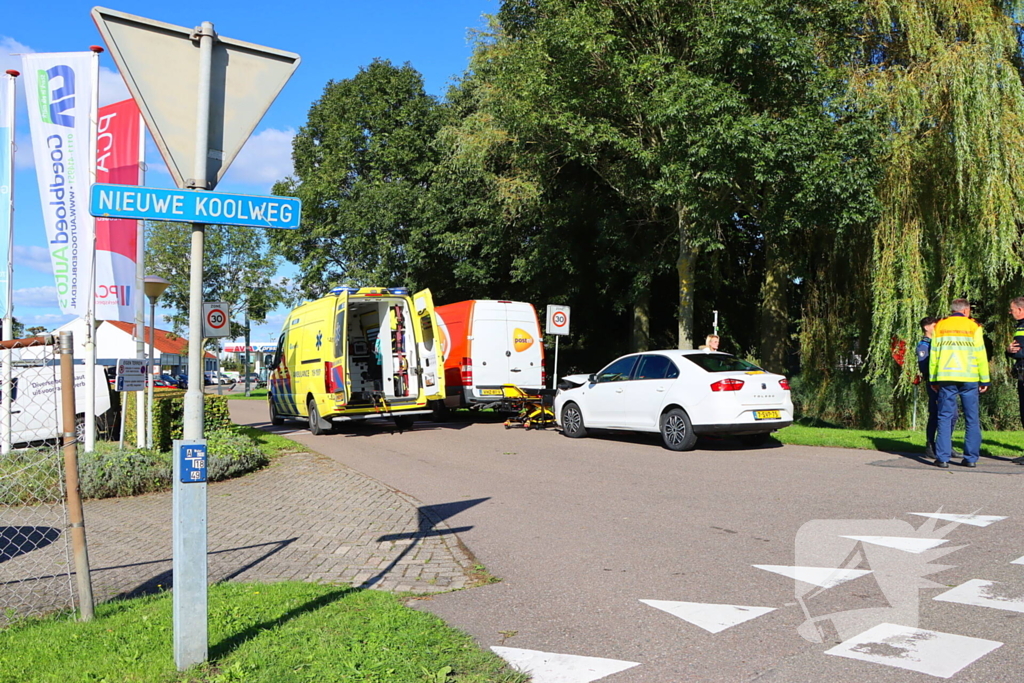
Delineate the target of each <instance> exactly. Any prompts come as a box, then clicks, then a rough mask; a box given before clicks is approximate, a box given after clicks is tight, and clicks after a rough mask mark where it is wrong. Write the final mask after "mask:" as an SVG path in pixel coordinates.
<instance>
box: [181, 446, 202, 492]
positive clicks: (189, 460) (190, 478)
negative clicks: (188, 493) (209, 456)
mask: <svg viewBox="0 0 1024 683" xmlns="http://www.w3.org/2000/svg"><path fill="white" fill-rule="evenodd" d="M178 458H179V460H178V463H179V466H178V472H179V473H180V476H181V483H182V484H199V483H202V482H205V481H206V444H205V443H203V444H196V443H182V444H178Z"/></svg>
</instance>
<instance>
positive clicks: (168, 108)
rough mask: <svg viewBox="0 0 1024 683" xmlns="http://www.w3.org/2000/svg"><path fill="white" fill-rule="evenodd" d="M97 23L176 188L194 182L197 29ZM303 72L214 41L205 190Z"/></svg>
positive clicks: (293, 57)
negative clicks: (278, 98)
mask: <svg viewBox="0 0 1024 683" xmlns="http://www.w3.org/2000/svg"><path fill="white" fill-rule="evenodd" d="M92 17H93V21H95V22H96V27H97V28H98V29H99V31H100V34H101V35H102V36H103V40H104V41H105V42H106V44H107V48H108V49H109V50H110V56H111V57H113V59H114V62H115V63H116V64H117V68H118V69H119V70H120V72H121V77H122V78H124V81H125V84H126V85H127V86H128V90H129V92H131V94H132V97H133V98H134V99H135V102H136V103H137V104H138V105H139V109H140V110H141V112H142V117H143V118H144V119H145V121H146V125H147V126H148V127H149V132H150V134H151V135H152V136H153V140H154V141H155V142H156V145H157V147H158V148H159V149H160V154H161V156H163V158H164V161H165V162H166V163H167V169H168V170H169V171H170V172H171V176H173V178H174V182H175V183H176V184H177V185H178V187H180V188H186V187H192V186H193V183H190V182H189V181H190V180H192V179H193V178H194V177H195V175H196V174H195V157H196V119H197V116H196V109H197V101H198V97H199V41H198V40H195V39H194V34H195V33H196V29H190V28H185V27H183V26H175V25H173V24H165V23H163V22H160V21H154V20H152V19H145V18H143V17H138V16H135V15H132V14H125V13H124V12H117V11H115V10H110V9H106V8H103V7H94V8H93V10H92ZM298 65H299V56H298V55H297V54H295V53H292V52H284V51H282V50H275V49H273V48H269V47H263V46H261V45H254V44H252V43H246V42H242V41H240V40H233V39H231V38H224V37H223V36H216V38H215V40H214V44H213V61H212V66H211V71H212V73H211V78H210V88H211V92H210V141H209V150H208V152H207V159H206V169H207V171H206V179H207V181H208V184H207V186H206V187H205V188H203V189H213V188H214V187H216V185H217V182H219V181H220V179H221V177H222V176H223V175H224V172H225V171H227V169H228V166H230V165H231V162H232V161H234V159H235V156H236V155H237V154H238V151H239V150H240V149H241V148H242V145H244V144H245V141H246V140H248V139H249V136H250V135H251V134H252V132H253V130H255V128H256V125H257V124H258V123H259V122H260V119H262V118H263V114H265V113H266V111H267V109H268V108H269V107H270V105H271V104H272V103H273V101H274V99H275V98H276V97H277V95H278V93H280V92H281V89H282V88H284V85H285V83H287V82H288V79H289V78H291V75H292V74H293V73H294V72H295V69H296V68H297V67H298Z"/></svg>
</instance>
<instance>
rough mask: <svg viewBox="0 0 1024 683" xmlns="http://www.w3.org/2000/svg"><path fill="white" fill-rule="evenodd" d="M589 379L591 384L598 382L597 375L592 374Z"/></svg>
mask: <svg viewBox="0 0 1024 683" xmlns="http://www.w3.org/2000/svg"><path fill="white" fill-rule="evenodd" d="M587 381H588V382H589V383H591V384H597V375H590V376H589V377H587Z"/></svg>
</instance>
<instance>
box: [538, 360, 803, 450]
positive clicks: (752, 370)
mask: <svg viewBox="0 0 1024 683" xmlns="http://www.w3.org/2000/svg"><path fill="white" fill-rule="evenodd" d="M573 385H576V386H573ZM559 386H560V387H568V388H564V389H560V390H559V392H558V394H557V396H555V404H554V409H555V416H556V420H557V422H558V424H559V426H560V427H561V428H562V433H563V434H565V435H566V436H569V437H572V438H574V439H575V438H579V437H582V436H586V435H587V430H588V429H623V430H630V431H637V432H661V437H662V441H663V442H664V444H665V447H666V448H669V449H671V450H673V451H686V450H690V449H692V448H693V447H694V445H695V444H696V442H697V437H698V436H700V435H702V434H726V435H736V436H740V437H741V438H742V439H743V440H744V441H745V442H746V443H747V444H748V445H759V444H761V443H764V442H765V441H766V440H767V439H768V437H769V435H770V434H771V433H772V432H773V431H775V430H777V429H782V428H783V427H787V426H789V425H791V424H793V401H792V398H791V397H790V393H789V382H788V380H787V379H786V378H785V377H783V376H782V375H775V374H772V373H770V372H765V371H764V370H762V369H761V368H759V367H757V366H756V365H754V364H753V363H748V362H747V361H745V360H742V359H740V358H736V357H735V356H731V355H729V354H727V353H718V352H708V351H679V350H669V351H648V352H644V353H634V354H630V355H628V356H623V357H622V358H618V359H616V360H615V361H613V362H612V363H611V364H609V365H608V366H607V367H606V368H604V369H603V370H601V371H600V372H598V373H596V374H594V375H589V376H586V375H575V376H570V377H566V378H564V379H563V382H562V383H561V384H560V385H559Z"/></svg>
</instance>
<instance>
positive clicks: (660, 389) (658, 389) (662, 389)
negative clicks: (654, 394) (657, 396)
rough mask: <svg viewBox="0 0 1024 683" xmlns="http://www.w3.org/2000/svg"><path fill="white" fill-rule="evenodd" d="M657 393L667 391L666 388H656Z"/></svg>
mask: <svg viewBox="0 0 1024 683" xmlns="http://www.w3.org/2000/svg"><path fill="white" fill-rule="evenodd" d="M654 390H655V391H665V387H656V388H655V389H654Z"/></svg>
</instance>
